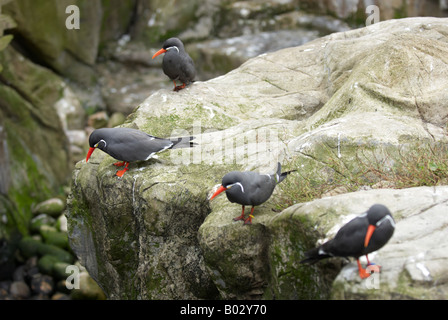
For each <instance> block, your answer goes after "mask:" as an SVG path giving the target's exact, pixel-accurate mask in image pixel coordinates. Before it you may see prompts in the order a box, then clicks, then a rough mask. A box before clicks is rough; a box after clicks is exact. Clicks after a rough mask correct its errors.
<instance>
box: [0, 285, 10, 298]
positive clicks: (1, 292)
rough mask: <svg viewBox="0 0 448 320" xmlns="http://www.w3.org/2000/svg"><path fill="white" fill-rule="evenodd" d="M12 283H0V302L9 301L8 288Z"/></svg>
mask: <svg viewBox="0 0 448 320" xmlns="http://www.w3.org/2000/svg"><path fill="white" fill-rule="evenodd" d="M11 283H12V281H10V280H6V281H0V300H8V299H11V298H10V295H9V288H10V286H11Z"/></svg>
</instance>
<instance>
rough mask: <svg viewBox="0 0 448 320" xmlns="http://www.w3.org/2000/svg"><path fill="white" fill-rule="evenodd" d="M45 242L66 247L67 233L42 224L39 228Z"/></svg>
mask: <svg viewBox="0 0 448 320" xmlns="http://www.w3.org/2000/svg"><path fill="white" fill-rule="evenodd" d="M39 232H40V234H41V235H42V238H43V239H44V241H45V243H47V244H50V245H54V246H57V247H59V248H62V249H68V248H69V246H68V237H67V233H65V232H61V231H58V230H57V229H56V227H50V226H45V225H44V226H42V227H41V228H40V229H39Z"/></svg>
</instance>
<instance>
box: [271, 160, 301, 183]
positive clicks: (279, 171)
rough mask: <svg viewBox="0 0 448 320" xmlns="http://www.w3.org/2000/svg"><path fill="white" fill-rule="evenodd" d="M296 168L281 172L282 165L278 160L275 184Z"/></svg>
mask: <svg viewBox="0 0 448 320" xmlns="http://www.w3.org/2000/svg"><path fill="white" fill-rule="evenodd" d="M294 171H297V170H290V171H286V172H282V165H281V164H280V162H279V163H278V165H277V177H276V178H277V184H278V183H280V182H282V181H283V180H285V178H286V177H287V176H288V174H290V173H291V172H294Z"/></svg>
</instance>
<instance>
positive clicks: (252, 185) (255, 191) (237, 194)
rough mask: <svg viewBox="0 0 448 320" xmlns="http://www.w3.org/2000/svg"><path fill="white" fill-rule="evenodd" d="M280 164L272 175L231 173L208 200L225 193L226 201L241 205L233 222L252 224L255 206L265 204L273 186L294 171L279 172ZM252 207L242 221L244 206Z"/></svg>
mask: <svg viewBox="0 0 448 320" xmlns="http://www.w3.org/2000/svg"><path fill="white" fill-rule="evenodd" d="M281 170H282V166H281V164H280V162H279V163H278V164H277V171H276V172H275V173H274V174H260V173H257V172H253V171H244V172H241V171H232V172H229V173H227V174H226V175H225V176H224V177H223V178H222V183H221V186H220V187H219V188H218V190H216V191H215V193H214V194H213V195H212V197H211V198H210V201H211V200H213V199H214V198H215V197H216V196H217V195H219V194H220V193H221V192H223V191H225V192H226V195H227V199H229V201H230V202H235V203H238V204H240V205H242V209H243V210H242V213H241V216H238V217H236V218H234V219H233V220H235V221H238V220H244V224H252V218H253V217H254V216H253V212H254V208H255V206H258V205H260V204H262V203H264V202H266V201H267V200H268V199H269V198H270V197H271V195H272V193H273V192H274V189H275V186H276V185H277V184H279V183H280V182H282V181H283V180H284V179H285V178H286V177H287V175H288V174H289V173H291V172H293V171H295V170H291V171H287V172H283V173H282V172H281ZM248 205H250V206H252V209H251V211H250V214H249V217H248V218H246V219H244V208H245V206H248Z"/></svg>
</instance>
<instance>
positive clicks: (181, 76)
mask: <svg viewBox="0 0 448 320" xmlns="http://www.w3.org/2000/svg"><path fill="white" fill-rule="evenodd" d="M163 53H164V54H165V55H164V56H163V62H162V69H163V72H164V73H165V74H166V75H167V76H168V77H169V78H170V79H171V80H173V82H174V91H179V90H181V89H183V88H185V87H186V86H187V85H188V84H190V83H191V82H193V81H194V78H195V77H196V68H195V66H194V62H193V59H191V57H190V56H189V55H188V53H187V52H186V51H185V48H184V44H183V43H182V41H180V40H179V39H178V38H169V39H168V40H166V41H165V42H164V43H163V46H162V49H160V50H159V51H157V52H156V53H155V54H154V55H153V56H152V58H153V59H154V58H155V57H157V56H158V55H160V54H163ZM176 80H179V81H180V82H182V85H180V86H178V85H176Z"/></svg>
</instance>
